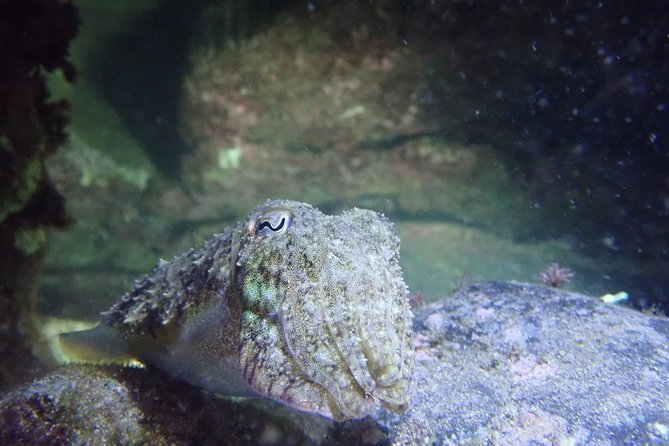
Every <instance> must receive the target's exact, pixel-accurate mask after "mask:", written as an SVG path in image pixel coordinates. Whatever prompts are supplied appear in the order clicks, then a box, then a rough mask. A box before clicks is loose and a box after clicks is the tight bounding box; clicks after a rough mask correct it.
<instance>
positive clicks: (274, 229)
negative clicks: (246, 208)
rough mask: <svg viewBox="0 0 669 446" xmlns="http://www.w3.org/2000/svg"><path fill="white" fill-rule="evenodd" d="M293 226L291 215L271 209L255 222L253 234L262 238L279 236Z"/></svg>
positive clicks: (285, 211) (284, 210)
mask: <svg viewBox="0 0 669 446" xmlns="http://www.w3.org/2000/svg"><path fill="white" fill-rule="evenodd" d="M292 224H293V214H292V213H290V211H288V210H286V209H272V210H269V211H267V212H265V213H264V214H262V215H261V216H260V217H258V219H257V220H256V224H255V234H256V235H260V236H263V237H268V236H275V235H281V234H283V233H285V232H286V231H287V230H288V228H290V226H291V225H292Z"/></svg>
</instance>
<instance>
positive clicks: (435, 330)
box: [0, 282, 669, 445]
mask: <svg viewBox="0 0 669 446" xmlns="http://www.w3.org/2000/svg"><path fill="white" fill-rule="evenodd" d="M414 328H415V332H416V355H417V356H416V357H417V364H416V373H417V377H416V379H417V387H416V395H415V400H414V404H413V407H412V408H411V409H410V410H409V412H407V413H406V414H404V415H395V414H391V413H390V412H388V411H386V410H385V409H380V410H379V412H377V414H376V415H375V416H374V417H370V418H367V419H364V420H360V421H354V422H346V423H341V424H338V423H335V422H331V421H328V420H326V419H324V418H320V417H317V416H313V415H306V414H303V413H299V412H296V411H291V410H290V409H287V408H285V407H283V406H280V405H278V404H276V403H272V402H271V401H266V400H242V401H230V400H222V399H215V398H213V397H212V396H211V395H209V394H204V393H202V392H200V391H198V390H196V389H194V388H192V387H190V386H187V385H185V384H181V383H179V382H177V381H173V380H170V379H168V378H166V377H164V375H162V374H160V373H157V372H152V371H149V370H136V369H120V370H119V369H115V368H93V367H82V366H78V367H66V368H62V369H60V370H58V371H56V372H54V373H53V374H51V375H49V376H46V377H44V378H42V379H40V380H37V381H35V382H34V383H32V384H31V385H28V386H26V387H24V388H21V389H17V390H15V391H14V392H12V393H10V394H9V395H5V397H4V399H3V400H2V401H0V423H1V426H0V443H3V444H9V443H12V442H20V441H21V440H23V441H24V442H28V441H33V442H34V441H37V440H39V441H40V442H42V443H51V444H58V442H59V441H60V442H70V443H72V444H83V443H87V444H104V443H105V442H107V444H109V443H113V442H114V440H115V439H118V438H124V439H126V441H127V443H129V444H138V443H141V442H146V441H148V442H150V443H151V444H168V443H174V444H193V443H198V444H220V443H221V442H223V441H224V442H225V443H226V444H274V443H281V444H388V443H391V444H463V443H469V444H589V445H590V444H594V445H598V444H600V445H604V444H644V443H649V444H666V443H669V437H668V436H667V426H669V409H668V407H669V397H668V395H669V378H668V376H667V375H668V374H667V371H668V370H669V348H668V347H667V345H668V344H669V343H668V341H669V340H668V339H667V338H668V337H669V320H668V319H666V318H655V317H648V316H645V315H643V314H640V313H636V312H632V311H630V310H627V309H624V308H619V307H615V306H611V305H606V304H603V303H601V302H599V301H597V300H595V299H593V298H590V297H586V296H582V295H578V294H573V293H565V292H562V291H559V290H555V289H550V288H544V287H539V286H535V285H529V284H517V283H499V282H488V283H482V284H477V285H473V286H471V287H469V288H468V289H466V290H463V291H461V292H459V293H456V294H454V295H452V296H449V297H448V298H446V299H444V300H442V301H440V302H438V303H436V304H433V305H430V306H427V307H424V308H422V309H418V310H417V311H416V318H415V327H414Z"/></svg>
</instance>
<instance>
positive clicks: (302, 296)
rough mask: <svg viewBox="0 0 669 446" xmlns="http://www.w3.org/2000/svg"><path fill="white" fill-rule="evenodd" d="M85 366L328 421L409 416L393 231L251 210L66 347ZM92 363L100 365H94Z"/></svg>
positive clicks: (375, 223)
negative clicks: (159, 375) (129, 364)
mask: <svg viewBox="0 0 669 446" xmlns="http://www.w3.org/2000/svg"><path fill="white" fill-rule="evenodd" d="M63 341H64V342H63V344H65V347H66V350H67V349H68V348H69V350H70V351H74V352H76V353H77V354H78V355H79V356H80V357H82V358H83V359H87V357H88V359H95V358H98V359H99V358H100V357H102V355H101V354H100V350H101V349H104V350H105V351H104V352H102V353H103V354H107V355H109V356H111V357H114V358H116V359H123V360H127V359H138V360H140V361H142V362H144V363H146V364H148V365H151V366H154V367H157V368H161V369H163V370H165V371H166V372H168V373H170V374H171V375H174V376H177V377H180V378H182V379H184V380H186V381H189V382H191V383H193V384H196V385H199V386H201V387H204V388H207V389H209V390H212V391H215V392H220V393H225V394H232V395H261V396H265V397H268V398H271V399H274V400H277V401H280V402H281V403H284V404H286V405H288V406H291V407H294V408H297V409H300V410H305V411H310V412H315V413H318V414H321V415H324V416H327V417H330V418H333V419H336V420H345V419H352V418H361V417H364V416H366V415H368V414H371V413H373V412H374V411H375V409H376V407H377V403H381V404H383V405H384V406H385V407H387V408H389V409H391V410H394V411H398V412H402V411H404V410H406V409H407V408H408V404H409V398H410V394H411V381H412V375H413V370H414V358H413V337H412V315H411V310H410V308H409V303H408V299H407V289H406V286H405V284H404V281H403V279H402V272H401V270H400V266H399V238H398V236H397V233H396V232H395V230H394V228H393V226H392V224H391V223H390V222H388V220H386V219H385V218H384V217H383V216H381V215H379V214H377V213H375V212H372V211H368V210H362V209H352V210H349V211H346V212H344V213H342V214H341V215H337V216H328V215H324V214H323V213H321V212H320V211H318V210H316V209H314V208H313V207H311V206H309V205H307V204H303V203H298V202H293V201H285V200H275V201H268V202H266V203H265V204H263V205H260V206H258V207H257V208H256V209H254V211H253V212H252V213H251V214H250V215H249V217H248V218H247V219H246V220H245V221H244V222H242V223H240V224H239V225H237V226H236V227H233V228H229V229H228V230H226V231H225V232H224V233H223V234H219V235H215V236H213V237H212V238H211V239H210V240H209V241H207V242H206V243H205V244H204V246H203V247H202V248H200V249H198V250H191V251H189V252H187V253H185V254H183V255H181V256H178V257H175V258H174V259H173V260H172V261H170V262H164V261H161V262H160V264H159V265H158V267H157V268H156V269H155V270H154V271H153V272H151V273H150V274H149V275H147V276H146V277H145V278H143V279H142V280H140V281H138V282H137V283H136V286H135V289H134V290H133V291H131V292H129V293H127V294H126V295H124V296H123V298H122V299H121V301H120V302H118V303H117V304H116V305H115V306H113V307H112V308H111V309H110V310H109V311H108V312H107V313H105V316H104V319H103V321H102V323H101V325H100V326H99V327H98V328H96V329H93V330H91V331H88V332H80V333H77V334H67V335H65V336H64V337H63ZM91 351H95V352H96V353H95V354H91V353H90V352H91Z"/></svg>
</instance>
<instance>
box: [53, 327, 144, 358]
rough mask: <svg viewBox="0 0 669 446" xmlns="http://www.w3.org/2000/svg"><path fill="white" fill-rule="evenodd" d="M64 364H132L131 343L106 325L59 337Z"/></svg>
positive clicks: (63, 334) (117, 331)
mask: <svg viewBox="0 0 669 446" xmlns="http://www.w3.org/2000/svg"><path fill="white" fill-rule="evenodd" d="M58 339H59V344H60V354H61V356H62V359H63V361H64V362H73V363H87V364H123V365H128V364H132V363H133V361H134V360H135V357H134V356H133V355H132V354H131V353H130V350H131V345H130V344H131V343H132V341H130V340H129V339H128V338H127V336H124V334H123V333H121V332H120V331H119V330H117V329H115V328H113V327H108V326H105V325H98V326H97V327H94V328H91V329H89V330H83V331H73V332H70V333H62V334H60V335H59V336H58Z"/></svg>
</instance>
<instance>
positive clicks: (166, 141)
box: [86, 0, 296, 179]
mask: <svg viewBox="0 0 669 446" xmlns="http://www.w3.org/2000/svg"><path fill="white" fill-rule="evenodd" d="M293 3H296V2H286V3H282V4H280V6H277V4H276V3H275V2H270V1H258V2H255V5H254V7H249V5H248V4H246V3H244V2H242V1H227V2H214V1H211V0H192V1H188V2H184V1H180V0H166V1H164V2H163V3H161V5H160V6H159V7H158V8H157V9H155V10H152V11H149V12H146V13H144V14H142V15H140V16H139V17H138V18H137V19H136V20H134V22H133V23H132V24H130V25H129V26H128V29H129V31H128V32H125V33H119V34H117V35H115V36H113V37H112V38H111V39H110V40H109V41H108V42H106V43H104V44H103V45H101V47H102V48H104V49H105V50H104V51H100V52H98V53H96V54H95V55H94V56H93V57H92V58H91V60H89V61H87V63H86V64H87V66H89V67H90V75H89V76H90V78H91V82H92V83H93V85H94V86H95V87H96V88H97V89H98V90H99V91H100V92H101V94H102V95H103V97H104V98H105V99H106V100H107V101H108V102H109V103H110V104H111V105H112V106H113V107H114V108H115V109H117V110H118V112H119V114H120V116H122V118H123V119H124V120H125V123H126V125H127V126H128V128H129V129H130V131H131V132H132V133H133V134H134V136H135V137H136V138H137V139H138V140H139V141H140V142H141V143H142V144H143V146H144V148H145V150H146V153H147V154H148V155H149V157H150V158H151V160H152V161H153V163H154V164H155V165H156V167H157V168H158V169H159V170H160V171H161V172H162V173H163V174H165V175H166V176H167V177H170V178H173V179H176V178H177V177H178V176H179V174H180V161H181V157H182V155H183V154H184V153H186V152H187V151H188V146H187V144H186V142H185V141H184V140H183V138H182V137H181V135H180V134H179V130H178V113H179V101H180V96H181V88H182V80H183V77H184V75H185V73H186V72H187V70H188V68H189V61H188V54H189V50H190V49H191V48H192V47H193V43H194V41H196V40H197V39H202V38H208V39H211V40H215V41H217V42H220V43H221V44H224V43H225V42H228V41H230V40H233V41H234V40H235V39H242V38H247V37H249V36H251V35H253V33H255V32H257V30H258V29H259V28H261V27H263V26H266V25H267V24H268V23H269V22H270V21H271V20H272V18H273V17H274V16H275V15H276V14H277V13H278V12H279V10H280V9H284V8H287V7H290V6H291V5H292V4H293ZM211 40H210V41H211Z"/></svg>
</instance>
